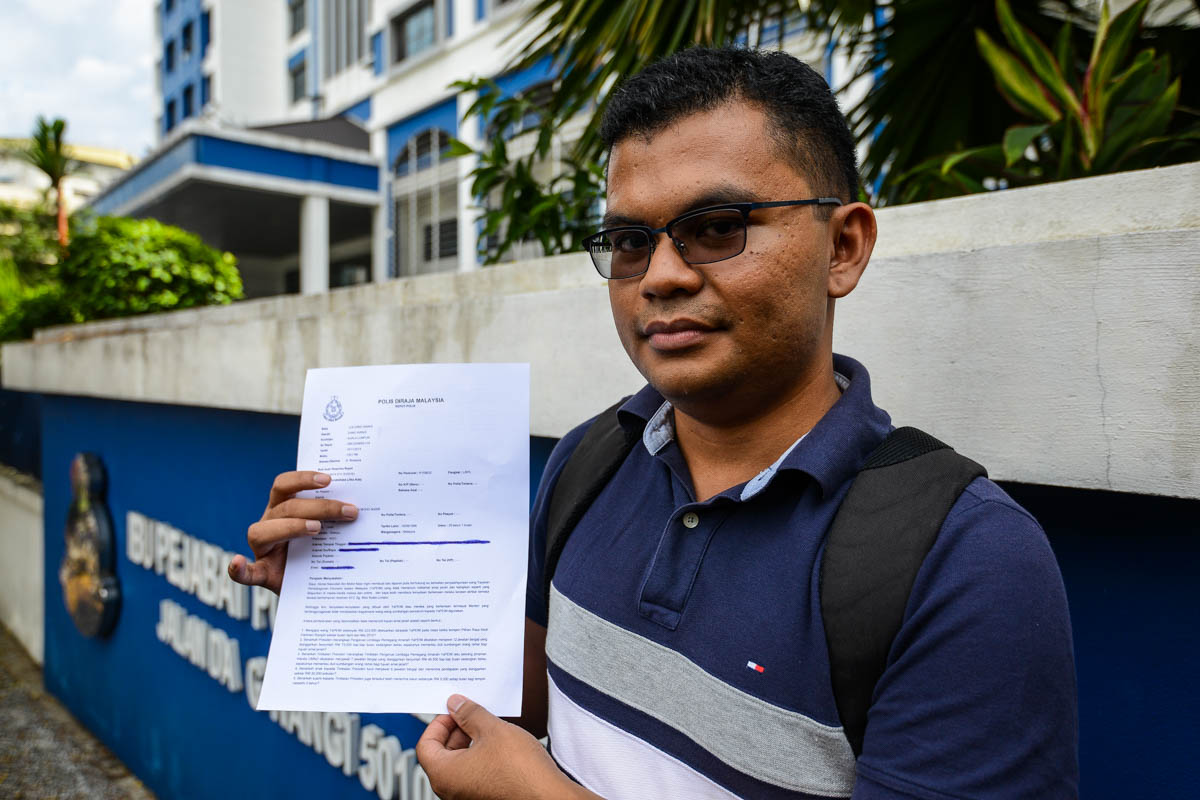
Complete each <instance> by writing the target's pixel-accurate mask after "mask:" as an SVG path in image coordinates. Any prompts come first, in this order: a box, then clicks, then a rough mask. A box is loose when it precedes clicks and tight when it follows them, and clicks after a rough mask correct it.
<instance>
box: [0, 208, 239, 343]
mask: <svg viewBox="0 0 1200 800" xmlns="http://www.w3.org/2000/svg"><path fill="white" fill-rule="evenodd" d="M9 211H10V212H11V213H8V216H7V217H6V216H5V213H2V212H3V209H0V341H12V340H15V339H28V338H29V337H30V336H32V335H33V331H34V330H35V329H37V328H44V327H48V326H50V325H61V324H65V323H71V322H87V321H89V320H94V319H108V318H111V317H128V316H133V315H135V314H146V313H150V312H153V311H171V310H174V309H181V308H192V307H195V306H204V305H223V304H227V303H231V302H233V301H234V300H237V299H240V298H241V297H242V278H241V275H240V274H239V273H238V270H237V260H236V259H235V258H234V257H233V255H232V254H231V253H222V252H221V251H219V250H216V249H214V248H212V247H209V246H208V245H206V244H205V243H204V242H202V241H201V240H200V237H198V236H196V235H195V234H192V233H188V232H187V231H184V230H181V229H179V228H176V227H173V226H171V225H164V224H163V223H161V222H158V221H157V220H153V219H129V218H126V217H96V218H94V219H84V220H82V221H80V220H79V219H78V218H76V219H72V235H71V244H70V246H69V248H68V250H67V253H66V255H65V256H62V257H61V259H60V260H58V261H57V263H55V260H56V259H58V258H59V252H61V251H59V249H58V246H57V243H55V242H53V240H52V239H51V238H49V237H51V236H52V235H53V228H52V227H49V228H47V226H46V225H45V224H44V222H45V220H44V219H43V217H44V216H45V215H44V214H38V213H34V212H19V211H13V210H11V209H10V210H9ZM76 223H78V225H76ZM43 240H45V241H43Z"/></svg>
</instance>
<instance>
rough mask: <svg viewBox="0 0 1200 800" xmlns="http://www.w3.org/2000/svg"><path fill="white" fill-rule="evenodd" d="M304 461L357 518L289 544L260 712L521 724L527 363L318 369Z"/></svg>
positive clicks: (300, 464)
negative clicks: (458, 706) (452, 708)
mask: <svg viewBox="0 0 1200 800" xmlns="http://www.w3.org/2000/svg"><path fill="white" fill-rule="evenodd" d="M296 464H297V468H298V469H311V470H318V471H320V472H324V473H326V474H328V475H330V476H331V477H332V482H331V483H330V485H329V486H328V487H326V488H324V489H320V490H318V491H315V492H304V493H302V495H301V496H309V497H314V496H315V497H330V498H335V499H337V500H341V501H345V502H349V503H353V504H354V505H356V506H357V507H358V518H357V519H356V520H354V521H353V522H345V523H330V522H326V523H324V526H323V529H322V530H321V532H320V533H319V534H317V535H316V536H315V537H312V538H309V537H303V538H300V539H295V540H293V541H292V542H291V543H290V545H289V547H288V559H287V570H286V571H285V572H284V580H283V589H282V591H281V592H280V598H279V608H278V611H277V613H276V617H275V630H274V633H273V635H272V637H271V649H270V654H269V655H268V657H267V669H266V675H265V677H264V680H263V685H262V693H261V695H260V696H259V700H258V708H259V710H265V709H271V710H287V711H301V710H303V711H356V712H404V713H415V714H434V713H445V710H446V698H447V697H449V696H450V695H451V694H453V693H456V692H457V693H460V694H464V695H466V696H467V697H470V698H471V699H472V700H475V701H476V702H478V703H480V704H482V705H483V706H484V707H485V708H487V709H489V710H490V711H491V712H492V713H494V714H497V715H503V716H516V715H519V714H520V712H521V666H522V664H521V662H522V655H523V638H524V620H525V573H526V566H527V558H528V537H529V365H528V364H414V365H404V366H379V367H343V368H333V369H310V370H309V371H308V377H307V379H306V380H305V384H304V406H303V409H302V411H301V416H300V444H299V449H298V453H297V456H296Z"/></svg>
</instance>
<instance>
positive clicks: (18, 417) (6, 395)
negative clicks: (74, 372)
mask: <svg viewBox="0 0 1200 800" xmlns="http://www.w3.org/2000/svg"><path fill="white" fill-rule="evenodd" d="M0 464H7V465H8V466H10V467H13V468H14V469H19V470H20V471H21V472H24V473H27V474H29V475H32V476H34V477H35V478H38V479H39V480H40V479H41V477H42V398H41V395H37V394H31V393H30V392H14V391H12V390H11V389H0Z"/></svg>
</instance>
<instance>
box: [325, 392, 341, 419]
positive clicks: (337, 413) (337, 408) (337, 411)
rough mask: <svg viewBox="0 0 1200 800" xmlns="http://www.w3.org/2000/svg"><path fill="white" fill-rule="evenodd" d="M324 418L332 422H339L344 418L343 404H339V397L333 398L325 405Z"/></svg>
mask: <svg viewBox="0 0 1200 800" xmlns="http://www.w3.org/2000/svg"><path fill="white" fill-rule="evenodd" d="M322 416H324V417H325V419H327V420H329V421H330V422H337V421H338V420H339V419H341V418H342V404H341V403H339V402H338V399H337V395H334V396H333V397H331V398H330V399H329V402H328V403H326V404H325V413H324V414H323V415H322Z"/></svg>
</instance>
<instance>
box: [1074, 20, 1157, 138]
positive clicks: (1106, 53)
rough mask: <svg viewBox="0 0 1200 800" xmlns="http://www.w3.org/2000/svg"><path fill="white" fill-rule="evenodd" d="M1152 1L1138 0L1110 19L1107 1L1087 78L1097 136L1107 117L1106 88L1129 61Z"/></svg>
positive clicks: (1087, 99) (1097, 136) (1086, 92)
mask: <svg viewBox="0 0 1200 800" xmlns="http://www.w3.org/2000/svg"><path fill="white" fill-rule="evenodd" d="M1148 2H1149V0H1138V1H1137V2H1136V3H1134V4H1133V5H1131V6H1129V8H1127V9H1125V10H1124V11H1122V12H1121V13H1120V14H1118V15H1117V16H1116V18H1115V19H1112V20H1111V22H1110V21H1109V8H1108V0H1104V5H1103V6H1102V9H1101V12H1100V25H1099V27H1098V28H1097V30H1096V40H1095V44H1094V45H1093V46H1092V57H1091V59H1090V61H1089V62H1088V71H1087V75H1086V77H1085V78H1084V94H1085V97H1086V101H1087V107H1088V115H1089V116H1090V118H1091V120H1092V127H1093V128H1094V130H1095V133H1096V138H1097V139H1099V138H1100V137H1101V136H1102V135H1103V130H1104V128H1103V125H1104V119H1105V117H1106V116H1107V108H1106V100H1107V97H1106V96H1105V90H1106V89H1107V88H1108V82H1109V79H1110V78H1111V77H1112V75H1113V72H1114V71H1115V69H1116V67H1117V65H1118V64H1120V63H1121V62H1122V61H1124V60H1125V56H1126V54H1127V53H1128V52H1129V45H1130V43H1131V42H1132V41H1133V37H1134V34H1135V33H1137V30H1138V28H1139V27H1141V24H1142V17H1143V16H1145V13H1146V5H1147V3H1148Z"/></svg>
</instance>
